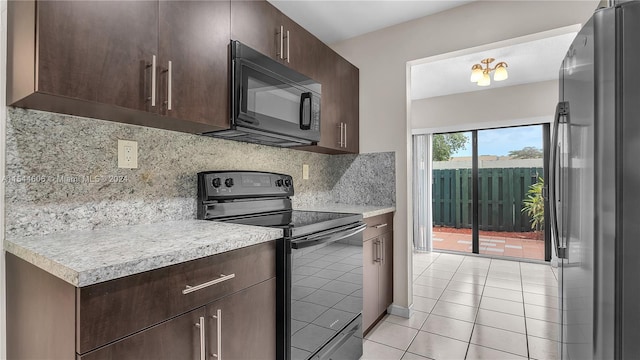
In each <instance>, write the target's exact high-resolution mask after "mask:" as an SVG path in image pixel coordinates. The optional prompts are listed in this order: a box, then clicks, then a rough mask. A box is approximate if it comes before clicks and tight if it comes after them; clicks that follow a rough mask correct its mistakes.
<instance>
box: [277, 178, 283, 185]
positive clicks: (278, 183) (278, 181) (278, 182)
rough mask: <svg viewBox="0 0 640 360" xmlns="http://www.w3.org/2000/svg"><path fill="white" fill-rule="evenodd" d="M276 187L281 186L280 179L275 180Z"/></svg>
mask: <svg viewBox="0 0 640 360" xmlns="http://www.w3.org/2000/svg"><path fill="white" fill-rule="evenodd" d="M276 186H277V187H280V186H282V179H278V180H276Z"/></svg>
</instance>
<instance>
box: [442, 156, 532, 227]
mask: <svg viewBox="0 0 640 360" xmlns="http://www.w3.org/2000/svg"><path fill="white" fill-rule="evenodd" d="M542 174H543V172H542V168H496V169H478V190H479V201H478V217H479V219H478V223H479V228H480V230H490V231H517V232H526V231H531V222H530V218H529V217H528V216H527V215H526V214H524V213H522V206H523V203H522V201H523V200H524V199H525V198H526V197H527V191H528V190H529V186H531V185H532V184H535V183H536V182H537V178H538V175H540V176H542ZM472 184H473V183H472V179H471V169H443V170H433V201H432V205H433V225H435V226H450V227H455V228H471V224H472V221H473V208H472V200H473V197H472V191H473V187H472Z"/></svg>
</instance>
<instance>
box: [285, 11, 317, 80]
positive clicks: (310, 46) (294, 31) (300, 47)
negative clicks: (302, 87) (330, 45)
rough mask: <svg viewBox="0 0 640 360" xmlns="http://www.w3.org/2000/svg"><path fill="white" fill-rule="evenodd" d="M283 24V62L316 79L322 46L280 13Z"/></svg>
mask: <svg viewBox="0 0 640 360" xmlns="http://www.w3.org/2000/svg"><path fill="white" fill-rule="evenodd" d="M281 22H282V24H283V26H284V33H285V37H284V60H283V61H284V64H285V65H287V66H289V67H290V68H292V69H294V70H296V71H297V72H299V73H302V74H304V75H306V76H308V77H310V78H312V79H314V80H318V72H319V66H320V62H321V61H322V60H323V59H322V56H321V55H323V53H324V52H323V49H322V47H323V46H326V45H324V44H323V43H322V42H321V41H320V40H318V39H317V38H316V37H315V36H313V35H312V34H311V33H310V32H308V31H307V30H305V29H304V28H303V27H302V26H300V25H298V24H297V23H296V22H294V21H293V20H291V19H289V18H288V17H286V16H285V15H282V20H281Z"/></svg>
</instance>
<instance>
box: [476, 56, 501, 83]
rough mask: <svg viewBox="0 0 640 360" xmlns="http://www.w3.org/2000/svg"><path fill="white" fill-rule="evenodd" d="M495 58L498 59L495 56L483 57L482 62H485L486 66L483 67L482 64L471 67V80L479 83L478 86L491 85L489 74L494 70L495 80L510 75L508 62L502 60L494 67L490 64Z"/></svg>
mask: <svg viewBox="0 0 640 360" xmlns="http://www.w3.org/2000/svg"><path fill="white" fill-rule="evenodd" d="M495 60H496V59H494V58H486V59H482V60H481V61H480V62H481V63H482V64H484V65H485V67H482V65H480V64H475V65H473V66H472V67H471V81H472V82H474V83H477V84H478V86H489V85H491V78H490V77H489V74H490V73H491V72H492V71H495V72H494V73H493V80H495V81H502V80H506V79H507V78H508V77H509V74H507V63H506V62H504V61H501V62H499V63H497V64H496V66H494V67H493V68H492V67H491V66H490V65H489V64H491V63H492V62H494V61H495Z"/></svg>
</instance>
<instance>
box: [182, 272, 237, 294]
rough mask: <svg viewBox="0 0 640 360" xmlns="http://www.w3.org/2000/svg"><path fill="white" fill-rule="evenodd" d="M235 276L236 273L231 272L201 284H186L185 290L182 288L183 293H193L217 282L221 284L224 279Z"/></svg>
mask: <svg viewBox="0 0 640 360" xmlns="http://www.w3.org/2000/svg"><path fill="white" fill-rule="evenodd" d="M234 277H236V274H230V275H224V274H220V277H219V278H217V279H215V280H211V281H208V282H206V283H203V284H200V285H196V286H189V285H185V287H184V290H182V294H183V295H186V294H188V293H192V292H194V291H198V290H202V289H204V288H206V287H209V286H211V285H215V284H219V283H221V282H223V281H227V280H231V279H233V278H234Z"/></svg>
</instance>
